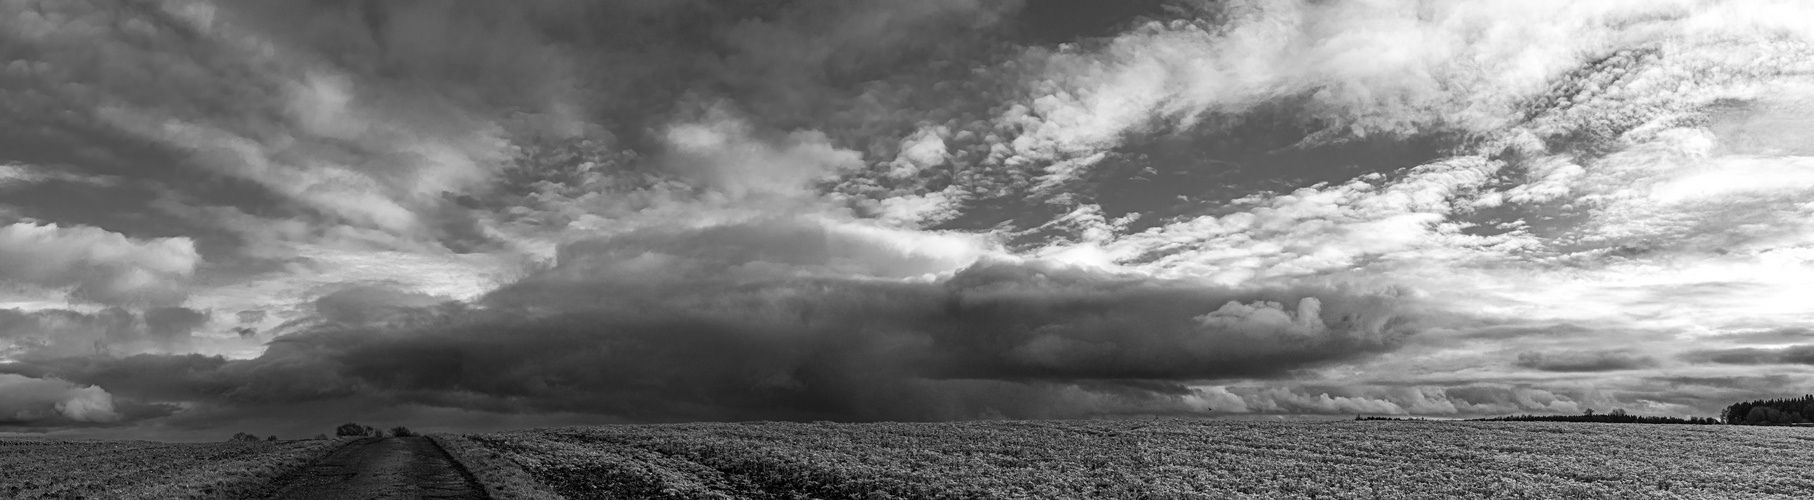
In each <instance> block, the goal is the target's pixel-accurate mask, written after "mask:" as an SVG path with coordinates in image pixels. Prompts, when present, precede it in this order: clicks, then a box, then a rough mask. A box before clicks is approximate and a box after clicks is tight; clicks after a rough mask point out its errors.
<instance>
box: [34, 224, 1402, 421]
mask: <svg viewBox="0 0 1814 500" xmlns="http://www.w3.org/2000/svg"><path fill="white" fill-rule="evenodd" d="M790 226H791V227H792V228H794V229H792V231H794V232H792V233H789V232H785V231H783V232H775V231H774V230H775V229H776V228H787V227H790ZM891 238H893V237H892V236H891V235H890V234H889V233H886V232H876V231H874V230H853V229H849V228H843V227H839V226H838V225H835V224H830V223H823V222H812V221H810V220H795V221H790V222H775V221H767V222H763V221H756V222H752V223H751V225H750V226H746V227H740V226H735V225H731V226H719V227H709V228H702V229H677V230H669V231H668V232H667V233H666V234H663V233H660V232H643V233H637V234H629V235H624V236H622V237H620V238H617V239H612V238H607V239H604V240H599V241H588V242H580V243H575V244H573V245H571V246H569V247H567V248H566V249H564V250H563V253H562V255H561V261H560V263H559V264H558V265H556V266H555V267H553V268H551V269H548V270H546V271H543V272H540V273H538V274H536V275H533V276H530V277H528V278H526V279H523V280H521V281H518V282H516V283H513V284H511V285H508V286H506V287H504V288H502V289H500V290H498V291H496V292H493V293H491V294H489V295H488V296H486V297H485V298H483V299H481V300H479V301H478V302H476V303H475V304H473V305H471V306H465V305H459V304H458V303H445V304H440V305H434V306H416V307H414V308H410V307H409V305H403V307H402V308H401V309H398V310H399V311H413V312H412V313H411V314H407V315H405V316H402V317H393V318H392V319H391V320H389V321H382V322H372V321H363V322H355V321H331V322H323V323H319V324H316V325H315V326H312V327H308V328H304V329H301V330H300V331H295V332H294V333H289V334H285V335H282V336H279V337H277V338H276V339H274V340H273V341H272V342H271V343H270V345H269V347H268V348H267V350H266V351H265V353H264V354H263V355H262V356H260V357H258V358H254V359H248V360H236V361H226V362H218V361H213V362H210V363H219V364H218V366H215V367H212V368H206V369H202V370H199V371H196V370H195V369H194V368H193V367H192V366H191V365H192V363H178V364H171V363H170V362H167V361H164V360H166V359H167V360H170V361H175V360H176V359H179V358H175V357H149V356H141V357H134V358H127V359H126V360H120V361H106V360H98V361H95V362H94V363H95V364H92V365H77V366H73V367H72V366H65V365H58V364H56V363H51V362H44V363H40V364H30V365H20V366H14V367H13V368H12V369H11V370H10V371H19V370H22V369H23V368H21V366H36V367H38V368H36V369H35V370H37V371H33V372H32V373H34V374H41V375H46V376H50V375H54V376H58V377H65V378H67V379H69V380H79V381H93V383H102V382H107V383H111V384H115V385H109V386H108V387H110V388H112V390H115V391H116V392H120V393H125V394H132V395H134V396H135V397H139V396H144V397H147V398H149V397H150V396H151V393H152V391H153V390H152V389H150V388H147V387H143V386H123V385H118V384H120V382H118V381H117V380H118V379H119V378H120V377H119V375H111V376H104V375H102V374H107V373H115V374H118V373H123V372H122V371H121V370H124V368H114V366H119V363H124V362H126V361H131V362H132V363H133V364H134V366H139V367H141V368H136V369H137V370H151V371H153V372H166V373H161V374H155V375H147V376H146V378H147V379H150V380H161V381H163V382H161V383H160V387H166V388H165V389H162V390H163V391H179V392H187V393H188V394H186V395H184V397H185V398H194V399H199V400H201V401H202V402H206V403H208V404H210V405H215V407H216V408H226V409H227V410H221V411H238V410H231V409H233V408H255V407H263V406H268V405H275V404H289V403H296V402H308V401H323V402H327V401H339V400H344V399H346V398H354V397H382V398H391V399H394V400H396V401H398V402H407V403H414V404H422V405H428V406H434V407H448V408H464V409H474V410H488V411H499V412H512V413H514V412H531V413H535V412H581V413H593V414H600V415H614V416H618V417H623V418H631V419H637V420H643V421H665V420H684V419H701V418H704V419H749V418H770V419H813V418H820V419H837V420H883V419H893V420H901V419H905V420H928V419H952V418H976V417H978V416H985V415H1001V416H1008V417H1064V416H1086V415H1097V414H1113V413H1143V412H1144V413H1152V412H1200V411H1203V405H1204V404H1205V403H1204V402H1203V398H1204V396H1202V395H1198V394H1196V393H1195V392H1193V391H1192V390H1190V389H1188V388H1186V387H1185V386H1184V385H1183V383H1184V382H1186V381H1190V380H1202V379H1217V378H1226V377H1262V378H1264V377H1277V376H1282V375H1285V374H1287V373H1290V372H1292V371H1294V370H1299V369H1306V368H1311V367H1316V366H1322V365H1327V364H1331V363H1341V362H1344V361H1348V360H1352V359H1357V358H1362V357H1366V356H1371V355H1374V354H1377V353H1382V352H1389V351H1391V350H1392V349H1394V348H1395V346H1397V345H1398V344H1399V343H1400V342H1401V341H1402V339H1404V338H1405V337H1406V336H1409V335H1413V334H1414V333H1415V331H1416V327H1415V326H1414V325H1415V322H1416V319H1415V318H1416V312H1415V311H1416V307H1415V306H1414V305H1413V304H1414V301H1413V300H1412V299H1410V298H1408V297H1403V296H1400V295H1398V294H1396V293H1395V292H1392V291H1389V290H1388V291H1384V292H1379V291H1368V290H1356V289H1343V288H1297V289H1290V288H1281V289H1263V290H1252V291H1241V290H1230V289H1223V288H1219V287H1213V286H1202V285H1195V284H1191V283H1188V282H1177V281H1167V280H1152V279H1149V278H1142V277H1138V276H1131V275H1113V274H1106V273H1103V272H1100V271H1091V270H1086V269H1079V268H1071V267H1067V266H1062V265H1055V264H1049V263H1040V262H1021V261H1015V260H998V259H999V258H994V259H983V260H981V261H976V262H975V263H970V262H967V261H962V260H955V261H953V260H939V259H938V258H936V256H940V255H943V254H939V253H933V254H930V255H928V254H927V253H926V252H927V250H928V249H936V248H938V247H937V246H932V247H926V246H913V245H905V244H903V242H901V241H898V240H894V239H891ZM928 257H934V258H931V259H929V258H928ZM862 263H870V264H868V265H858V264H862ZM834 270H835V271H836V272H827V271H834ZM865 275H867V277H866V276H865ZM383 297H404V295H400V294H396V293H385V292H381V291H377V290H373V289H370V288H362V289H353V290H349V291H346V292H341V293H338V294H335V295H331V296H329V297H327V298H324V299H323V300H321V301H319V302H318V306H317V307H318V309H320V310H321V314H322V315H324V316H327V315H338V316H339V317H345V316H347V315H346V314H341V313H339V312H337V311H339V310H340V309H339V308H340V307H341V306H342V305H345V306H347V307H352V306H353V305H355V304H358V305H361V306H360V307H365V306H364V305H367V304H370V305H378V304H384V303H391V302H395V301H393V300H389V299H384V298H383ZM1273 303H1281V304H1282V303H1291V304H1295V309H1294V312H1292V313H1286V312H1282V311H1281V310H1280V309H1279V307H1282V306H1278V305H1276V304H1273ZM322 304H333V305H334V306H333V307H323V306H322ZM405 304H410V303H409V302H408V301H405ZM413 304H420V303H419V302H417V303H413ZM1249 304H1254V305H1249ZM330 313H331V314H330ZM343 319H344V318H343ZM180 359H191V360H193V361H194V362H203V361H206V359H203V358H180ZM216 359H217V358H216ZM81 366H87V367H85V368H84V367H81ZM179 368H181V369H182V370H186V371H182V372H176V373H170V372H168V371H170V370H176V369H179ZM182 387H190V388H191V389H180V388H182ZM210 387H213V388H218V389H208V388H210ZM215 391H222V392H215ZM162 396H164V397H167V398H172V399H174V400H180V399H183V398H175V397H173V396H177V395H175V394H170V393H168V392H166V393H164V394H162ZM322 404H327V403H322ZM247 411H249V410H247Z"/></svg>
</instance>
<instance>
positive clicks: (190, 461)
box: [0, 439, 339, 499]
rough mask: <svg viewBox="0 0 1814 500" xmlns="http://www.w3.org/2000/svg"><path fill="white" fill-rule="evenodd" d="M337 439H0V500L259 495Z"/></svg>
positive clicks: (242, 496)
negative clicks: (277, 478)
mask: <svg viewBox="0 0 1814 500" xmlns="http://www.w3.org/2000/svg"><path fill="white" fill-rule="evenodd" d="M338 444H339V443H338V442H336V441H288V442H224V443H156V442H150V441H51V440H37V439H17V440H11V439H9V440H0V498H19V499H35V498H59V499H63V498H69V499H74V498H96V499H100V498H105V499H189V498H223V499H224V498H247V497H256V496H257V495H258V494H259V493H260V492H261V491H262V489H263V488H264V487H265V484H266V482H268V481H270V480H271V479H272V478H274V477H277V476H278V475H280V474H282V473H284V472H286V471H289V470H291V469H295V468H297V467H301V466H303V465H305V464H307V463H308V462H309V461H310V460H313V459H315V458H316V457H319V456H321V455H323V454H325V453H327V452H328V451H331V450H332V449H333V447H334V446H338Z"/></svg>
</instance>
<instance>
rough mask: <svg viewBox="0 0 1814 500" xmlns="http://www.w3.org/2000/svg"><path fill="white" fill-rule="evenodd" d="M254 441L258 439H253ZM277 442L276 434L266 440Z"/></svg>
mask: <svg viewBox="0 0 1814 500" xmlns="http://www.w3.org/2000/svg"><path fill="white" fill-rule="evenodd" d="M253 439H257V438H253ZM276 440H277V435H276V434H272V435H271V437H267V438H265V441H276Z"/></svg>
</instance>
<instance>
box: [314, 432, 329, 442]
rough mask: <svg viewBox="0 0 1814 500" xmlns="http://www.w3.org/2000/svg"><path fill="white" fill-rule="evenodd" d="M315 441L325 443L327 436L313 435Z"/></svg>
mask: <svg viewBox="0 0 1814 500" xmlns="http://www.w3.org/2000/svg"><path fill="white" fill-rule="evenodd" d="M315 440H316V441H327V440H328V435H327V434H316V435H315Z"/></svg>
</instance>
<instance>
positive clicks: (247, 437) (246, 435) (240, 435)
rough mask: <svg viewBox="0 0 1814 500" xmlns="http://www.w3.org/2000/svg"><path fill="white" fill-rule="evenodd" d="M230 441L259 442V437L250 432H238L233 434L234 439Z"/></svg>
mask: <svg viewBox="0 0 1814 500" xmlns="http://www.w3.org/2000/svg"><path fill="white" fill-rule="evenodd" d="M228 441H258V436H254V435H252V433H250V432H237V433H234V434H233V439H229V440H228Z"/></svg>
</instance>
